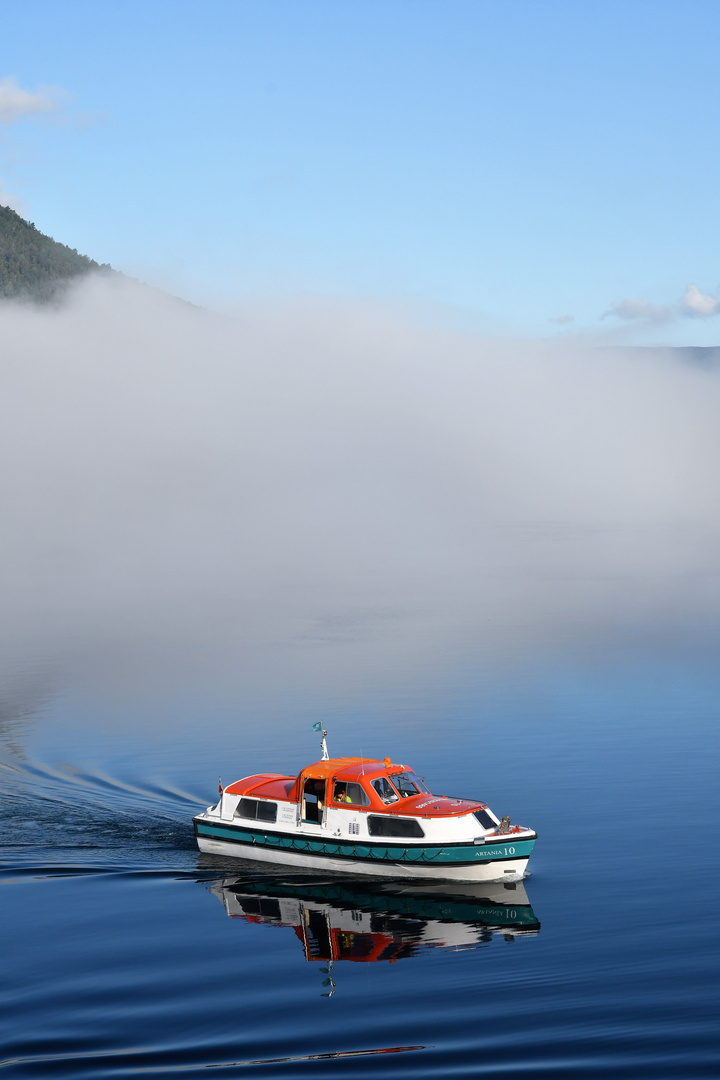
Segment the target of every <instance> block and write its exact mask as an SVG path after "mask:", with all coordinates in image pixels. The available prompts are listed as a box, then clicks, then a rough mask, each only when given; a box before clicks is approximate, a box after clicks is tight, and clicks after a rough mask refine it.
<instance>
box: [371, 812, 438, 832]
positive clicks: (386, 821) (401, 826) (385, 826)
mask: <svg viewBox="0 0 720 1080" xmlns="http://www.w3.org/2000/svg"><path fill="white" fill-rule="evenodd" d="M368 832H369V833H370V835H371V836H424V835H425V833H424V832H423V831H422V829H421V827H420V822H419V821H413V820H412V819H411V818H396V817H379V816H378V817H375V815H374V814H370V815H369V816H368Z"/></svg>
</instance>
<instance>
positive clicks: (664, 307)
mask: <svg viewBox="0 0 720 1080" xmlns="http://www.w3.org/2000/svg"><path fill="white" fill-rule="evenodd" d="M608 316H613V317H614V318H616V319H626V320H631V319H644V320H645V321H646V322H669V321H670V320H671V319H672V318H673V316H674V309H673V307H672V305H670V304H649V303H647V302H646V301H645V300H631V299H628V300H621V301H620V303H619V304H611V306H610V310H609V311H606V312H605V313H604V314H603V316H602V317H603V319H606V318H607V317H608Z"/></svg>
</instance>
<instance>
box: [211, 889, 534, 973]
mask: <svg viewBox="0 0 720 1080" xmlns="http://www.w3.org/2000/svg"><path fill="white" fill-rule="evenodd" d="M208 887H209V890H210V892H211V893H212V894H213V895H214V896H216V897H217V898H218V899H219V900H220V901H221V903H222V904H223V906H224V908H225V911H226V912H227V914H228V915H229V916H230V918H231V919H239V920H241V921H244V922H247V923H253V924H255V923H262V924H265V925H269V926H285V927H291V928H292V929H293V930H294V931H295V934H296V935H297V937H298V938H299V940H300V942H301V945H302V948H303V951H304V953H305V959H306V960H307V961H310V962H312V961H324V962H326V963H327V962H330V963H332V962H335V961H351V962H354V963H364V964H372V963H378V962H380V963H383V962H385V963H386V962H390V963H394V962H395V961H396V960H404V959H407V958H409V957H413V956H417V955H418V954H419V953H420V952H423V951H425V950H427V949H452V950H454V951H459V950H464V949H473V948H477V947H478V946H486V945H489V944H491V942H492V941H493V940H494V939H498V938H500V939H504V940H505V941H510V940H512V941H514V940H516V939H517V938H520V937H533V936H535V935H537V934H538V932H539V930H540V923H539V921H538V919H537V916H536V915H535V912H534V911H533V909H532V907H531V905H530V901H529V899H528V895H527V892H526V890H525V887H524V885H523V884H522V883H521V882H518V883H517V884H516V883H514V882H513V883H508V882H502V883H501V884H497V883H494V884H487V885H474V884H464V885H463V884H459V883H457V884H448V883H440V882H436V883H435V884H434V885H433V884H429V883H425V882H420V883H413V882H402V883H398V882H388V881H370V880H368V881H363V882H362V883H361V884H360V883H356V882H352V883H351V882H346V881H341V882H338V880H337V879H336V880H335V881H333V880H329V879H327V878H325V879H322V880H321V879H318V878H307V877H305V878H303V877H299V876H296V877H289V878H288V877H284V878H282V879H273V878H271V877H266V878H259V879H258V878H257V877H253V876H252V875H245V876H242V877H223V878H219V879H216V880H215V881H212V882H210V884H209V886H208Z"/></svg>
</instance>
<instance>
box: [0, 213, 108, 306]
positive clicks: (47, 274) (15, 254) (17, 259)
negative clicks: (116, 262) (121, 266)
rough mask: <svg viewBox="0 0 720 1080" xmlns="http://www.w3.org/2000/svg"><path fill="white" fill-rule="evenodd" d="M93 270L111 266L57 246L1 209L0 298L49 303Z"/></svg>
mask: <svg viewBox="0 0 720 1080" xmlns="http://www.w3.org/2000/svg"><path fill="white" fill-rule="evenodd" d="M92 270H104V271H109V270H111V267H110V266H108V265H107V263H104V264H102V265H101V264H100V263H96V262H95V260H94V259H89V258H88V257H87V255H80V254H78V252H77V251H76V250H75V248H70V247H67V246H66V245H65V244H59V243H58V242H57V241H56V240H53V239H52V237H50V236H45V235H44V234H43V233H41V232H38V230H37V229H36V228H35V226H34V225H33V224H32V222H29V221H25V219H24V218H21V217H20V215H19V214H16V213H15V211H14V210H11V209H10V207H9V206H0V297H4V298H5V299H16V300H34V301H35V303H40V304H43V303H48V302H49V301H51V300H54V299H57V298H58V297H59V296H60V295H62V293H63V291H64V290H65V288H66V287H67V285H68V284H69V283H70V281H71V280H72V279H73V278H76V277H79V276H81V275H82V274H88V273H90V272H91V271H92Z"/></svg>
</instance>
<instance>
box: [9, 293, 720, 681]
mask: <svg viewBox="0 0 720 1080" xmlns="http://www.w3.org/2000/svg"><path fill="white" fill-rule="evenodd" d="M0 357H1V360H0V365H1V372H2V373H1V376H0V377H1V379H2V395H1V396H0V414H1V415H0V440H1V441H2V458H1V462H0V484H1V486H2V506H3V515H2V544H1V549H0V550H1V551H2V558H1V559H0V574H1V575H2V595H3V604H2V609H1V610H0V635H1V636H2V640H3V641H4V643H5V652H6V655H9V656H13V657H22V656H35V655H37V656H40V655H42V656H43V657H44V658H46V659H48V660H49V661H50V662H52V663H55V664H57V666H58V670H61V671H63V672H64V676H63V677H64V678H67V679H70V680H77V681H83V680H87V679H92V678H96V677H98V676H100V677H112V678H115V679H118V680H122V679H124V678H136V677H139V676H140V674H142V675H143V677H152V678H153V679H155V680H157V681H158V682H160V683H163V682H168V683H170V682H178V681H182V680H184V679H189V680H193V681H197V680H198V679H200V680H206V681H207V682H208V683H211V682H212V681H214V680H221V681H222V682H223V683H224V684H225V685H226V686H228V687H229V688H230V690H231V691H232V687H233V686H234V685H236V684H237V685H238V686H239V685H244V684H247V683H248V682H252V681H255V682H257V683H258V684H259V685H262V683H263V680H273V679H293V678H297V679H309V680H311V681H316V682H317V683H318V684H322V683H324V682H325V683H326V682H327V681H333V680H334V681H335V682H337V683H338V685H342V684H343V682H345V683H346V684H347V685H348V686H351V685H355V684H358V685H359V684H362V683H364V682H368V681H373V680H382V679H383V678H385V677H386V676H387V674H388V673H392V672H397V671H398V670H405V671H407V672H412V671H421V670H422V671H428V670H433V671H438V672H439V671H441V670H442V669H443V668H447V667H448V666H449V665H452V664H456V663H466V664H477V665H480V666H483V665H487V666H488V667H490V668H492V667H493V666H494V665H497V664H507V663H516V662H517V663H523V662H525V658H526V657H527V656H528V655H529V654H531V653H533V652H534V653H536V654H537V651H538V650H548V649H550V650H552V649H560V650H562V649H565V648H571V649H578V648H579V649H595V648H597V647H599V646H602V647H603V648H605V647H610V648H617V649H618V650H619V651H620V652H622V650H623V649H624V648H625V647H626V645H627V643H628V642H629V641H631V642H633V643H634V645H633V647H635V646H636V645H638V643H641V642H642V641H643V640H646V639H647V640H650V639H653V640H661V639H662V640H670V641H676V640H677V641H682V639H683V637H687V636H688V635H695V638H696V639H697V640H698V641H702V642H704V643H705V644H706V645H707V647H708V648H709V649H711V650H715V649H716V648H717V646H716V644H715V643H714V627H715V626H716V625H717V620H718V617H719V616H720V588H719V580H718V541H719V539H720V507H719V506H718V499H717V488H718V481H717V472H718V463H719V462H720V425H718V420H717V417H718V409H719V406H720V378H719V377H718V375H717V374H715V373H713V372H708V371H702V370H698V369H696V368H693V367H690V366H683V365H682V364H681V363H676V362H675V361H673V360H672V359H671V358H669V357H668V356H667V355H663V356H661V355H654V354H652V353H648V352H643V354H642V355H632V354H630V353H628V354H622V353H615V352H612V353H610V352H608V351H605V350H594V349H593V348H592V347H591V345H590V344H589V343H582V342H574V343H570V342H563V343H561V344H553V345H548V344H543V343H532V342H502V341H495V340H485V339H482V338H475V337H472V336H469V335H464V334H460V333H454V332H452V331H451V330H447V329H443V328H438V327H432V326H428V325H424V324H422V322H421V321H420V320H419V319H417V320H413V319H412V318H410V317H408V316H407V315H404V316H403V315H400V314H393V313H392V312H390V311H388V310H384V309H380V308H373V307H370V306H367V305H362V304H358V305H356V306H353V305H349V304H342V303H339V302H329V301H327V302H326V301H321V300H317V299H315V300H305V301H303V302H299V301H298V302H297V303H296V304H294V305H293V304H290V303H287V304H285V305H281V304H276V305H267V306H264V307H263V306H260V305H258V306H255V307H254V308H252V309H248V310H245V311H243V312H242V313H240V314H238V315H237V316H235V317H229V316H226V315H219V314H215V313H212V312H209V311H203V310H199V309H194V308H191V307H189V306H186V305H184V304H182V303H179V302H177V301H174V300H172V299H169V298H166V297H164V296H163V295H161V294H157V293H153V292H151V291H149V290H145V289H143V288H142V287H140V286H137V285H134V284H133V283H128V282H123V281H122V280H121V281H111V280H102V279H91V280H89V281H87V282H85V283H84V284H82V285H81V286H80V287H79V288H78V289H77V290H76V292H75V293H74V294H73V295H72V296H71V298H70V299H69V301H68V303H67V304H66V305H65V306H64V307H62V308H59V309H53V310H49V309H43V310H39V309H36V308H32V307H30V306H14V305H11V304H9V303H6V304H4V305H2V306H0ZM695 638H693V640H695Z"/></svg>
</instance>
